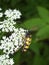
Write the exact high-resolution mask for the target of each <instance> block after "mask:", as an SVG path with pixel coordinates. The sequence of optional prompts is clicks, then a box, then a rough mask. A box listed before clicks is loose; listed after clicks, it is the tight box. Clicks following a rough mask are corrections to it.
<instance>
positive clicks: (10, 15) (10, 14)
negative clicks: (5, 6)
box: [4, 9, 21, 20]
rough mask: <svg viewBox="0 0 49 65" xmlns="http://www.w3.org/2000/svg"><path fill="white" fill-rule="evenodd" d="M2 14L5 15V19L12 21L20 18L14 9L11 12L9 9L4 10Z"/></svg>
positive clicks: (17, 11) (18, 12)
mask: <svg viewBox="0 0 49 65" xmlns="http://www.w3.org/2000/svg"><path fill="white" fill-rule="evenodd" d="M4 14H5V15H6V17H8V18H10V19H12V20H15V19H19V18H20V16H21V13H20V11H19V10H16V9H14V10H11V9H9V10H6V11H5V13H4Z"/></svg>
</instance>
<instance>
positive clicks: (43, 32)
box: [36, 25, 49, 40]
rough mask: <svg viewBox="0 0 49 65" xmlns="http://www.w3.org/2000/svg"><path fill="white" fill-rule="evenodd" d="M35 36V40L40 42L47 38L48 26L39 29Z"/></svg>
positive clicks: (48, 35) (48, 33)
mask: <svg viewBox="0 0 49 65" xmlns="http://www.w3.org/2000/svg"><path fill="white" fill-rule="evenodd" d="M36 36H37V38H39V39H40V40H42V39H47V38H49V26H48V25H47V26H45V27H43V28H41V29H40V30H39V31H38V32H37V34H36Z"/></svg>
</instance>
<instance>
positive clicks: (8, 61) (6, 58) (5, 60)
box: [0, 54, 14, 65]
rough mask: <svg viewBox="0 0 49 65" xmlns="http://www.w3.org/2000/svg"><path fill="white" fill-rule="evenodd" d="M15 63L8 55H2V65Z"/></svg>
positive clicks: (0, 60)
mask: <svg viewBox="0 0 49 65" xmlns="http://www.w3.org/2000/svg"><path fill="white" fill-rule="evenodd" d="M13 64H14V61H13V59H12V58H9V56H7V55H5V54H4V55H0V65H13Z"/></svg>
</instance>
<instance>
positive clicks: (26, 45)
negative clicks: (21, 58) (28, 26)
mask: <svg viewBox="0 0 49 65" xmlns="http://www.w3.org/2000/svg"><path fill="white" fill-rule="evenodd" d="M31 37H32V36H31V34H26V37H25V40H24V41H25V43H24V45H23V50H22V51H23V52H26V51H27V49H28V48H29V46H30V44H31Z"/></svg>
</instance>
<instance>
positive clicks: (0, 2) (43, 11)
mask: <svg viewBox="0 0 49 65" xmlns="http://www.w3.org/2000/svg"><path fill="white" fill-rule="evenodd" d="M0 7H1V8H2V9H3V11H5V10H7V9H9V8H11V9H15V8H16V9H18V10H20V12H21V13H22V16H21V19H20V20H17V24H16V26H15V27H23V28H25V29H28V30H34V27H35V28H38V29H37V30H36V31H33V32H32V42H31V45H30V48H29V49H28V51H27V52H22V51H21V50H22V49H20V50H19V51H18V52H16V53H14V55H10V57H13V59H14V62H15V64H14V65H49V0H0ZM0 53H1V52H0Z"/></svg>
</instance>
